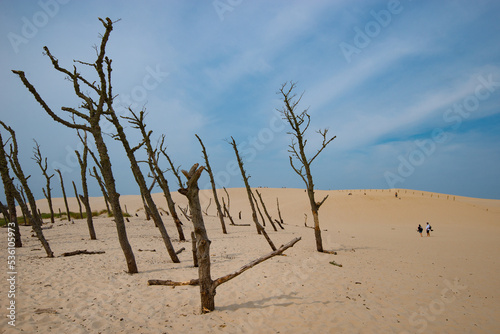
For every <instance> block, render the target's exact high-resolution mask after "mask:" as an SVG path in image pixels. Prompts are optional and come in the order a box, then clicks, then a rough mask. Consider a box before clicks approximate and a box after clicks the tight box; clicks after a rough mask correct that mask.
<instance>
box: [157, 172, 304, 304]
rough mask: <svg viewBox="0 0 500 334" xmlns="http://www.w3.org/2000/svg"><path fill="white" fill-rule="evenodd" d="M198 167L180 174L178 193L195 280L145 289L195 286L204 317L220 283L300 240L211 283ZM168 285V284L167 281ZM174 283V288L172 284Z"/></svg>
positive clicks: (159, 282)
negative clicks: (188, 224)
mask: <svg viewBox="0 0 500 334" xmlns="http://www.w3.org/2000/svg"><path fill="white" fill-rule="evenodd" d="M198 166H199V165H198V164H194V165H193V167H191V169H190V170H189V172H187V171H185V170H183V171H182V173H183V174H184V175H185V176H186V178H187V185H186V187H185V188H181V189H179V192H180V193H181V194H183V195H184V196H186V197H187V198H188V203H189V208H190V209H191V214H192V216H193V220H192V221H193V227H194V234H195V236H194V238H193V239H195V240H196V258H197V259H198V279H193V280H190V281H188V282H173V283H174V284H165V281H159V280H149V281H148V284H149V285H174V286H175V285H199V286H200V296H201V313H208V312H211V311H213V310H214V309H215V294H216V289H217V287H218V286H219V285H221V284H222V283H225V282H227V281H229V280H231V279H233V278H235V277H236V276H238V275H240V274H242V273H243V272H245V271H246V270H248V269H250V268H252V267H253V266H255V265H257V264H259V263H261V262H263V261H265V260H267V259H270V258H271V257H273V256H276V255H278V254H281V253H283V252H284V251H285V250H286V249H288V248H289V247H292V246H293V245H294V244H295V243H296V242H298V241H299V240H300V238H295V239H294V240H292V241H291V242H289V243H288V244H287V245H285V246H282V247H280V249H278V250H273V252H272V253H270V254H268V255H266V256H263V257H261V258H259V259H257V260H255V261H252V262H251V263H249V264H247V265H245V266H243V267H242V268H240V269H239V270H237V271H235V272H233V273H231V274H229V275H226V276H223V277H220V278H218V279H216V280H212V277H211V273H210V244H211V241H210V239H208V235H207V231H206V229H205V223H204V221H203V215H202V212H201V204H200V198H199V188H198V179H199V178H200V175H201V173H202V172H203V169H204V167H203V166H202V167H198ZM168 282H170V283H172V281H168ZM176 283H177V284H176Z"/></svg>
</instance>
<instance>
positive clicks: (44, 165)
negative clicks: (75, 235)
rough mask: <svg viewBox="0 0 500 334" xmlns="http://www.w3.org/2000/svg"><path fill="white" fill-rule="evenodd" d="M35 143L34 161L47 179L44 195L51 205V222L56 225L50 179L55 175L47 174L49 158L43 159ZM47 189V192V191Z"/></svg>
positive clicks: (38, 146) (43, 189)
mask: <svg viewBox="0 0 500 334" xmlns="http://www.w3.org/2000/svg"><path fill="white" fill-rule="evenodd" d="M33 141H34V142H35V147H34V148H33V154H34V156H33V158H32V159H33V160H35V162H36V163H37V165H38V166H39V167H40V169H41V170H42V174H43V176H44V177H45V180H46V181H47V185H46V188H42V191H43V194H44V196H45V198H46V199H47V203H48V204H49V211H50V222H51V223H52V224H54V209H53V207H52V194H51V189H50V179H51V178H52V177H54V174H52V175H49V174H48V173H47V169H48V168H47V158H45V159H43V157H42V153H41V152H40V145H38V143H37V142H36V140H33ZM45 189H47V190H45Z"/></svg>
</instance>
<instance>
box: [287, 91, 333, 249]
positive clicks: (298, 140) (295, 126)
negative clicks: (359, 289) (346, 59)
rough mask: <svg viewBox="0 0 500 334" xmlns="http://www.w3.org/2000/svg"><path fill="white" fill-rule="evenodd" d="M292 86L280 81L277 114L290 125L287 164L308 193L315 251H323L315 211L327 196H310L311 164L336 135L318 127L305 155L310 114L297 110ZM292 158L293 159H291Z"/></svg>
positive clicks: (296, 99) (312, 190) (297, 99)
mask: <svg viewBox="0 0 500 334" xmlns="http://www.w3.org/2000/svg"><path fill="white" fill-rule="evenodd" d="M295 88H296V83H294V82H290V83H284V84H283V85H282V86H281V88H280V90H279V92H278V94H279V95H280V98H281V99H282V101H283V103H284V106H283V107H282V108H281V109H278V111H279V112H280V114H281V116H282V117H283V119H284V120H286V121H287V123H288V124H289V125H290V128H291V131H290V132H288V134H290V135H291V136H292V141H291V144H290V145H289V150H288V152H290V154H291V155H290V157H289V158H290V165H291V167H292V169H293V170H294V171H295V173H297V174H298V175H299V176H300V178H301V179H302V181H304V183H305V185H306V188H307V195H308V197H309V203H310V205H311V212H312V215H313V219H314V235H315V238H316V249H317V251H318V252H324V250H323V242H322V239H321V229H320V227H319V216H318V211H319V208H320V207H321V205H323V203H324V202H325V200H326V199H327V198H328V196H326V197H325V198H323V199H322V200H321V201H320V202H316V200H315V198H314V183H313V177H312V172H311V164H312V163H313V161H314V160H315V159H316V158H317V157H318V155H319V154H320V153H321V152H322V151H323V150H324V149H325V148H326V146H327V145H328V144H329V143H330V142H331V141H332V140H334V139H335V138H336V136H333V137H329V136H328V129H324V130H318V131H317V133H319V135H320V136H321V137H322V143H321V146H320V148H319V149H318V150H317V152H316V153H315V154H314V155H313V156H312V158H308V157H307V156H306V151H305V147H306V144H307V139H306V138H305V133H306V131H307V129H308V128H309V124H310V122H311V116H310V115H309V112H308V109H305V110H304V111H302V112H299V111H298V110H297V106H298V104H299V102H300V100H301V99H302V95H303V93H302V95H301V96H299V97H297V95H296V94H295V93H294V92H293V90H294V89H295ZM294 161H296V162H294Z"/></svg>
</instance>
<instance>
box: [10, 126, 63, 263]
mask: <svg viewBox="0 0 500 334" xmlns="http://www.w3.org/2000/svg"><path fill="white" fill-rule="evenodd" d="M0 124H2V126H3V127H4V128H5V129H6V130H7V131H9V133H10V136H11V140H12V143H11V144H10V154H9V155H8V158H9V163H10V166H11V168H12V171H13V172H14V174H15V175H16V177H17V179H18V180H19V182H20V183H21V186H22V189H23V190H24V193H25V194H26V197H28V201H29V204H30V208H31V213H30V212H29V211H28V210H27V207H26V206H24V209H23V212H24V213H25V214H26V215H27V216H28V219H29V220H30V221H31V227H32V228H33V231H35V234H36V236H37V238H38V240H40V243H41V244H42V246H43V248H44V249H45V252H46V253H47V257H54V253H53V252H52V250H51V249H50V245H49V242H48V241H47V239H45V236H44V235H43V232H42V217H41V216H40V214H39V213H38V209H37V207H36V201H35V196H33V193H32V192H31V189H30V188H29V186H28V178H29V176H28V177H26V176H25V175H24V172H23V169H22V167H21V163H20V162H19V158H18V155H19V150H18V146H17V139H16V133H15V132H14V130H13V129H12V128H11V127H9V126H7V125H6V124H5V123H3V122H2V121H0ZM11 182H12V180H11ZM9 188H10V189H15V188H13V185H12V187H11V186H9ZM14 195H15V197H16V200H17V202H18V203H19V204H20V205H21V203H23V199H22V198H21V195H20V194H19V192H17V191H16V192H14Z"/></svg>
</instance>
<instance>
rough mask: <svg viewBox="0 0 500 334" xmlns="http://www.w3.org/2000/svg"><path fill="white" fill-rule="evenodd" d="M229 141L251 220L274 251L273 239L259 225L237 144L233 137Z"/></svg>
mask: <svg viewBox="0 0 500 334" xmlns="http://www.w3.org/2000/svg"><path fill="white" fill-rule="evenodd" d="M229 143H230V144H231V146H233V149H234V153H235V154H236V159H237V160H238V166H239V167H240V171H241V176H242V177H243V182H245V188H246V190H247V195H248V201H249V202H250V208H251V209H252V219H253V222H254V223H255V227H256V228H257V232H258V233H259V234H261V233H262V234H263V235H264V238H266V240H267V242H268V243H269V246H271V249H272V250H273V251H275V250H276V246H274V243H273V241H272V240H271V238H270V237H269V235H267V232H266V230H265V229H264V227H262V225H260V223H259V220H258V219H257V213H256V212H255V206H254V201H253V198H252V189H251V188H250V185H249V183H248V176H247V175H246V172H245V169H244V168H243V161H242V160H241V158H240V154H239V152H238V146H237V145H236V141H235V140H234V138H233V137H231V142H229Z"/></svg>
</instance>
